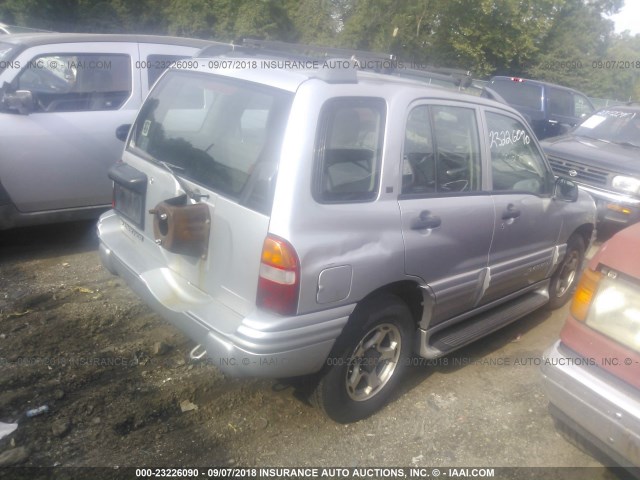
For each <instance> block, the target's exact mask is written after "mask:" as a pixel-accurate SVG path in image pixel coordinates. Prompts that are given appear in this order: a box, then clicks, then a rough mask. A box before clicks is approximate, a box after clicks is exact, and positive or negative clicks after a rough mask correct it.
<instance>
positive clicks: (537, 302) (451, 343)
mask: <svg viewBox="0 0 640 480" xmlns="http://www.w3.org/2000/svg"><path fill="white" fill-rule="evenodd" d="M548 301H549V297H548V296H547V295H545V294H541V293H540V292H539V291H537V292H530V293H527V294H525V295H523V296H521V297H518V298H516V299H514V300H512V301H510V302H507V303H505V304H503V305H500V306H498V307H496V308H494V309H492V310H489V311H488V312H485V313H481V314H479V315H477V316H475V317H471V318H470V319H469V320H466V321H464V322H461V323H458V324H456V325H453V326H451V327H449V328H447V329H445V330H442V331H439V332H435V333H433V334H432V335H430V336H429V335H428V332H425V331H422V340H423V342H424V343H423V344H422V345H423V348H422V349H421V351H420V355H421V356H423V357H425V358H437V357H441V356H442V355H446V354H448V353H450V352H453V351H454V350H457V349H459V348H461V347H463V346H465V345H468V344H469V343H472V342H474V341H475V340H477V339H479V338H482V337H484V336H486V335H488V334H490V333H492V332H495V331H496V330H499V329H501V328H502V327H504V326H506V325H508V324H510V323H512V322H515V321H516V320H518V319H520V318H522V317H524V316H525V315H528V314H529V313H531V312H533V311H534V310H537V309H538V308H540V307H542V306H543V305H545V304H546V303H547V302H548Z"/></svg>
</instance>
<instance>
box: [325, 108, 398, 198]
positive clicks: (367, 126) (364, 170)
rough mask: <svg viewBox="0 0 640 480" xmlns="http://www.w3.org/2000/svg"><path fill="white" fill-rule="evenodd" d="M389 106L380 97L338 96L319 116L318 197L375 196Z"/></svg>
mask: <svg viewBox="0 0 640 480" xmlns="http://www.w3.org/2000/svg"><path fill="white" fill-rule="evenodd" d="M385 114H386V106H385V103H384V101H383V100H382V99H379V98H350V97H349V98H344V97H343V98H335V99H332V100H329V101H327V103H326V104H325V105H324V107H323V109H322V112H321V115H320V123H319V125H320V127H319V131H318V137H317V140H316V162H317V170H316V172H317V174H316V181H315V185H316V187H315V197H316V199H317V200H318V201H320V202H327V203H334V202H362V201H370V200H373V199H375V198H376V196H377V194H378V184H379V182H380V163H381V162H380V160H381V156H382V141H383V137H384V122H385Z"/></svg>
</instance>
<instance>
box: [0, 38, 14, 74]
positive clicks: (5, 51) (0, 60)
mask: <svg viewBox="0 0 640 480" xmlns="http://www.w3.org/2000/svg"><path fill="white" fill-rule="evenodd" d="M15 50H16V47H15V45H11V44H10V43H4V42H0V72H2V71H3V70H4V69H6V68H7V67H10V66H11V59H12V58H13V56H14V51H15Z"/></svg>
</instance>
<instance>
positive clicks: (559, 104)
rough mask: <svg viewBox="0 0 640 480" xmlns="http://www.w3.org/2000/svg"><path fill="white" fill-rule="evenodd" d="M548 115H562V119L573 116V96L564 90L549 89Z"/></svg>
mask: <svg viewBox="0 0 640 480" xmlns="http://www.w3.org/2000/svg"><path fill="white" fill-rule="evenodd" d="M547 91H548V95H549V99H548V102H549V113H550V114H551V115H562V116H564V117H573V116H574V103H573V94H572V93H571V92H568V91H566V90H560V89H557V88H549V89H548V90H547Z"/></svg>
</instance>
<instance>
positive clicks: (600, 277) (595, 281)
mask: <svg viewBox="0 0 640 480" xmlns="http://www.w3.org/2000/svg"><path fill="white" fill-rule="evenodd" d="M639 292H640V290H639V289H638V284H637V283H636V282H635V281H631V280H628V279H627V278H626V277H622V276H621V275H619V274H618V273H617V272H614V271H613V270H608V271H606V272H596V271H593V270H585V271H584V273H583V275H582V277H581V279H580V283H579V284H578V288H577V289H576V293H575V295H574V299H573V303H572V304H571V314H572V315H573V317H574V318H575V319H576V320H579V321H584V322H585V323H586V324H587V325H588V326H589V327H591V328H593V329H594V330H597V331H598V332H600V333H602V334H604V335H606V336H608V337H610V338H612V339H613V340H615V341H617V342H618V343H621V344H622V345H625V346H627V347H629V348H631V349H633V350H635V351H636V352H640V293H639Z"/></svg>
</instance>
